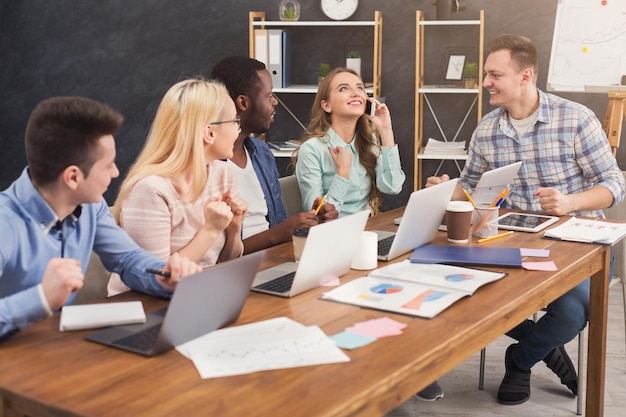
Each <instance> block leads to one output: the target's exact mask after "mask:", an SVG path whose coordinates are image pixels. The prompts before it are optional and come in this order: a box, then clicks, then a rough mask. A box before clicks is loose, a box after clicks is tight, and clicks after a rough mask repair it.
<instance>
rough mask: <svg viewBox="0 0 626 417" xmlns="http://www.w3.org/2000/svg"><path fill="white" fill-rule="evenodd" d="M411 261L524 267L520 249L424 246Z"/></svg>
mask: <svg viewBox="0 0 626 417" xmlns="http://www.w3.org/2000/svg"><path fill="white" fill-rule="evenodd" d="M409 259H410V260H411V262H413V263H419V264H450V265H479V266H506V267H516V268H521V267H522V253H521V252H520V250H519V248H493V247H483V246H452V245H450V246H448V245H423V246H420V247H418V248H417V249H415V250H414V251H413V253H412V254H411V257H410V258H409Z"/></svg>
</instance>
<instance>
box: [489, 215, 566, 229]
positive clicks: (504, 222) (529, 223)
mask: <svg viewBox="0 0 626 417" xmlns="http://www.w3.org/2000/svg"><path fill="white" fill-rule="evenodd" d="M557 221H559V218H558V217H555V216H546V215H543V214H530V213H506V214H503V215H502V216H500V217H498V229H506V230H517V231H520V232H531V233H536V232H538V231H540V230H543V229H545V228H546V227H548V226H550V225H551V224H554V223H556V222H557Z"/></svg>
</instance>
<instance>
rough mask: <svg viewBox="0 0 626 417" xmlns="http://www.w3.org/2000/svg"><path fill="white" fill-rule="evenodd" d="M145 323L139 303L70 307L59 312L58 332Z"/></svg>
mask: <svg viewBox="0 0 626 417" xmlns="http://www.w3.org/2000/svg"><path fill="white" fill-rule="evenodd" d="M145 322H146V313H145V311H144V309H143V304H141V301H124V302H117V303H102V304H81V305H70V306H64V307H63V309H62V310H61V321H60V323H59V330H60V331H62V332H65V331H71V330H83V329H95V328H99V327H107V326H119V325H122V324H135V323H145Z"/></svg>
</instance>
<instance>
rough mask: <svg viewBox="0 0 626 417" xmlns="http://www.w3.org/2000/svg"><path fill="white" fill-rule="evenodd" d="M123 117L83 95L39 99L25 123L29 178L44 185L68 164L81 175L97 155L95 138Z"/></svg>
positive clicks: (110, 131)
mask: <svg viewBox="0 0 626 417" xmlns="http://www.w3.org/2000/svg"><path fill="white" fill-rule="evenodd" d="M123 120H124V117H123V116H122V115H121V114H120V113H118V112H117V111H115V110H113V109H112V108H110V107H109V106H107V105H105V104H102V103H99V102H97V101H95V100H91V99H88V98H85V97H52V98H49V99H46V100H43V101H42V102H40V103H39V104H38V105H37V106H36V107H35V109H34V110H33V111H32V113H31V115H30V118H29V119H28V124H27V125H26V135H25V147H26V160H27V161H28V165H29V173H30V176H31V179H32V181H33V182H34V183H35V184H38V185H42V186H45V185H48V184H50V183H52V182H53V181H55V180H56V179H57V178H58V177H59V175H61V173H62V172H63V170H65V168H67V167H68V166H70V165H76V166H78V167H79V168H80V169H81V171H83V173H84V174H85V176H88V175H89V171H90V170H91V167H92V166H93V164H94V162H95V161H96V160H97V159H98V156H99V155H98V143H97V141H98V139H100V138H101V137H102V136H106V135H113V134H115V133H116V132H117V131H118V130H119V128H120V126H121V125H122V121H123Z"/></svg>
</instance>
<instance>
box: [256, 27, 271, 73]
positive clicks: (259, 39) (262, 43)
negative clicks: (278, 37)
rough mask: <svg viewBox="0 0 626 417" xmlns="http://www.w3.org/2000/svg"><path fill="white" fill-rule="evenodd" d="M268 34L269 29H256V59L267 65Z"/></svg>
mask: <svg viewBox="0 0 626 417" xmlns="http://www.w3.org/2000/svg"><path fill="white" fill-rule="evenodd" d="M267 49H268V36H267V29H254V59H256V60H257V61H260V62H262V63H264V64H265V66H266V67H267V64H268V61H267Z"/></svg>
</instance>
